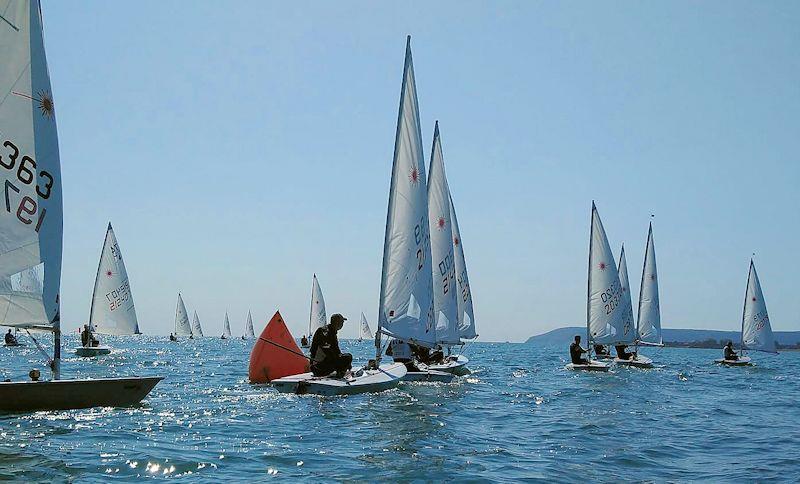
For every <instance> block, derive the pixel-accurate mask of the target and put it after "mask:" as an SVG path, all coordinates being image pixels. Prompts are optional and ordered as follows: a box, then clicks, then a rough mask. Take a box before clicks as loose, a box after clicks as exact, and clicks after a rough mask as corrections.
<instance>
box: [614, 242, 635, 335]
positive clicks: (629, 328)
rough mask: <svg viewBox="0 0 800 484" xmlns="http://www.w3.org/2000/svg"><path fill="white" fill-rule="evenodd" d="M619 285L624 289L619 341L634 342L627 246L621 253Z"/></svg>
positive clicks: (623, 247)
mask: <svg viewBox="0 0 800 484" xmlns="http://www.w3.org/2000/svg"><path fill="white" fill-rule="evenodd" d="M618 272H619V287H620V290H621V291H622V299H621V304H622V306H623V307H622V308H621V311H622V314H623V316H624V318H623V321H622V333H621V334H620V336H619V338H618V342H619V343H625V344H633V342H634V341H635V340H636V327H635V325H634V323H633V303H632V302H631V288H630V284H629V283H628V261H627V260H626V259H625V246H624V245H623V246H622V251H621V252H620V254H619V270H618Z"/></svg>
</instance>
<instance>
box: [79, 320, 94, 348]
mask: <svg viewBox="0 0 800 484" xmlns="http://www.w3.org/2000/svg"><path fill="white" fill-rule="evenodd" d="M91 342H92V332H91V331H89V325H88V324H84V325H83V331H81V345H82V346H86V347H88V346H89V345H90V343H91Z"/></svg>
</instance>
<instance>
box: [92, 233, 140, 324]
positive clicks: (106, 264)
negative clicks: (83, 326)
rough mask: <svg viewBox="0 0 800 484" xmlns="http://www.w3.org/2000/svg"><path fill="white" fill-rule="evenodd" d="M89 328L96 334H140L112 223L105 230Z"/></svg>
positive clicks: (126, 275) (125, 271)
mask: <svg viewBox="0 0 800 484" xmlns="http://www.w3.org/2000/svg"><path fill="white" fill-rule="evenodd" d="M89 325H90V326H91V327H92V328H93V331H96V332H98V333H101V334H113V335H130V334H140V333H139V322H138V321H137V320H136V308H135V307H134V305H133V294H132V293H131V286H130V282H129V281H128V271H127V270H125V262H124V261H123V260H122V252H121V251H120V249H119V244H118V243H117V237H116V236H115V235H114V229H113V228H111V222H109V223H108V229H106V238H105V241H104V242H103V250H102V251H101V252H100V263H99V264H98V266H97V275H96V277H95V280H94V292H93V294H92V306H91V309H90V310H89Z"/></svg>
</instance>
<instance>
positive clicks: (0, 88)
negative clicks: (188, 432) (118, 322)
mask: <svg viewBox="0 0 800 484" xmlns="http://www.w3.org/2000/svg"><path fill="white" fill-rule="evenodd" d="M0 15H2V17H0V18H1V19H2V22H0V52H3V69H2V70H0V99H2V102H0V140H2V145H0V165H2V166H3V168H4V169H0V179H1V180H2V181H3V184H4V186H5V194H6V207H9V208H10V209H9V210H0V235H1V237H0V238H2V241H3V243H2V244H0V245H2V247H0V278H5V277H8V278H9V280H10V282H11V284H10V285H9V286H10V287H7V286H6V287H5V288H4V289H2V290H0V326H11V327H15V328H19V329H25V330H26V331H28V334H29V335H30V330H38V331H44V332H46V333H49V334H52V335H53V342H54V344H53V358H52V359H50V361H49V362H48V363H49V367H50V369H51V371H52V378H53V379H52V380H50V381H40V380H39V379H38V378H39V376H40V375H39V371H38V370H33V371H31V372H30V375H31V380H32V381H25V382H0V411H3V412H30V411H34V410H70V409H78V408H88V407H95V406H110V407H119V406H130V405H135V404H137V403H138V402H140V401H141V400H142V399H143V398H144V397H145V396H147V394H148V393H150V390H152V389H153V387H155V385H156V384H157V383H158V382H159V381H161V380H162V379H163V378H162V377H122V378H94V379H86V380H62V379H61V318H60V310H59V307H60V301H59V291H60V283H61V252H62V244H63V205H62V200H61V193H62V185H61V167H60V161H59V155H58V135H57V131H56V121H55V109H54V104H53V97H52V94H51V92H52V91H51V87H50V77H49V74H48V71H47V60H46V58H45V51H44V39H43V32H42V24H41V19H42V16H41V10H40V6H39V2H38V1H25V0H20V1H15V2H10V3H8V4H7V5H6V7H5V9H4V10H3V11H2V14H0ZM31 268H35V270H36V271H37V272H38V273H41V274H42V275H43V278H42V288H41V291H40V292H38V293H37V292H30V291H25V290H23V289H24V288H23V287H21V284H20V282H21V279H22V275H23V273H24V272H25V271H27V270H28V269H31ZM31 338H32V339H33V340H34V342H35V343H36V344H37V346H38V347H39V349H40V350H41V351H42V352H43V353H46V350H45V349H44V348H43V347H42V346H41V345H40V344H39V342H38V341H36V339H34V338H33V336H31ZM46 354H47V353H46ZM48 358H49V356H48Z"/></svg>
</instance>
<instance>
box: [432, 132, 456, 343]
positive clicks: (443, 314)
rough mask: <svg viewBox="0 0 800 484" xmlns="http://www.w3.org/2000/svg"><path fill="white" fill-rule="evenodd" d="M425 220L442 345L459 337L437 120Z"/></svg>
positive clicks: (450, 230)
mask: <svg viewBox="0 0 800 484" xmlns="http://www.w3.org/2000/svg"><path fill="white" fill-rule="evenodd" d="M428 220H429V221H430V237H431V266H432V270H433V273H432V278H433V314H434V319H435V321H436V341H437V342H438V343H440V344H445V345H454V344H459V343H460V342H461V339H460V338H459V330H458V300H457V299H456V267H455V264H454V261H453V259H454V257H453V250H454V249H453V224H452V216H451V212H450V188H449V187H448V185H447V175H446V174H445V170H444V156H443V155H442V140H441V137H440V135H439V121H436V127H435V128H434V130H433V147H432V149H431V163H430V169H429V170H428Z"/></svg>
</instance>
